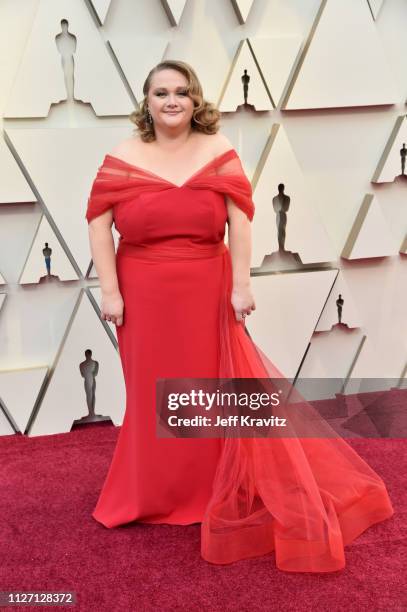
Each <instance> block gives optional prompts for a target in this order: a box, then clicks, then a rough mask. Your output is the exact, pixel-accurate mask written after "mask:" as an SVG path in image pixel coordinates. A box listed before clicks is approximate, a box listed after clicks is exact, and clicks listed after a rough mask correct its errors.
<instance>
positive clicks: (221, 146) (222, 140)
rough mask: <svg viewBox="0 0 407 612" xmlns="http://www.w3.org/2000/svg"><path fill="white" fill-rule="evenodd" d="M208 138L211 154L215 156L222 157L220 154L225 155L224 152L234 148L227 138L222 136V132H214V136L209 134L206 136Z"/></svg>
mask: <svg viewBox="0 0 407 612" xmlns="http://www.w3.org/2000/svg"><path fill="white" fill-rule="evenodd" d="M208 138H211V139H212V146H213V154H214V155H215V156H216V155H222V153H225V152H226V151H229V150H230V149H233V148H234V146H233V145H232V143H231V142H230V140H229V138H228V137H227V136H225V134H222V132H216V134H211V135H210V136H208Z"/></svg>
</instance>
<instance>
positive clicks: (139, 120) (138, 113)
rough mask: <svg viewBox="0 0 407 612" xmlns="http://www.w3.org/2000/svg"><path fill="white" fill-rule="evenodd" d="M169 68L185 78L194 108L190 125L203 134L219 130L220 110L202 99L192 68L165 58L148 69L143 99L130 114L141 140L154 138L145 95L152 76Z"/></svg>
mask: <svg viewBox="0 0 407 612" xmlns="http://www.w3.org/2000/svg"><path fill="white" fill-rule="evenodd" d="M167 68H170V69H172V70H178V72H180V73H181V74H183V75H184V76H185V78H186V79H187V82H188V85H187V91H188V96H189V97H190V98H191V99H192V100H193V102H194V110H193V113H192V119H191V126H192V128H193V129H195V130H196V131H197V132H203V133H204V134H215V133H216V132H217V131H218V130H219V119H220V111H219V110H218V109H217V108H216V107H215V105H214V104H212V103H211V102H208V101H207V100H205V99H204V97H203V93H202V86H201V83H200V82H199V79H198V77H197V75H196V73H195V71H194V69H193V68H192V67H191V66H190V65H189V64H187V63H186V62H182V61H179V60H165V61H163V62H160V63H159V64H157V65H156V66H154V68H152V69H151V70H150V72H149V73H148V76H147V78H146V80H145V81H144V85H143V94H144V99H143V101H142V102H141V103H140V104H139V107H138V108H137V109H136V110H134V111H133V112H132V113H131V115H130V120H131V121H132V122H133V123H135V124H136V126H137V129H138V131H139V133H140V137H141V140H142V141H143V142H152V141H153V140H155V130H154V122H152V123H150V122H149V121H147V95H148V92H149V90H150V86H151V79H152V76H153V75H154V74H155V73H156V72H159V71H160V70H165V69H167Z"/></svg>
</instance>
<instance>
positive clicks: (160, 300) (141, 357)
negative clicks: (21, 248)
mask: <svg viewBox="0 0 407 612" xmlns="http://www.w3.org/2000/svg"><path fill="white" fill-rule="evenodd" d="M117 269H118V278H119V282H120V289H121V292H122V295H123V298H124V302H125V305H126V306H125V313H124V317H125V323H124V325H123V326H121V327H119V328H118V339H119V346H120V355H121V359H122V364H123V372H124V376H125V380H126V390H127V407H126V415H125V419H124V423H123V426H122V428H121V432H120V434H119V439H118V443H117V446H116V449H115V452H114V457H113V461H112V464H111V466H110V470H109V473H108V475H107V478H106V481H105V484H104V487H103V489H102V492H101V495H100V497H99V500H98V504H97V506H96V508H95V511H94V513H93V516H94V518H96V519H97V520H98V521H100V522H101V523H103V524H104V525H106V526H107V527H114V526H116V525H119V524H122V523H125V522H129V521H132V520H138V521H143V522H150V523H177V524H187V523H193V522H201V523H202V524H201V534H202V539H201V554H202V557H203V558H204V559H205V560H206V561H209V562H211V563H217V564H224V563H230V562H233V561H237V560H239V559H243V558H248V557H254V556H258V555H263V554H266V553H271V552H272V551H274V552H275V559H276V564H277V567H278V568H279V569H282V570H285V571H300V572H306V571H309V572H328V571H335V570H338V569H342V568H343V567H344V565H345V558H344V546H345V545H346V544H349V543H350V542H351V541H352V540H353V539H354V538H355V537H357V536H358V535H359V534H360V533H361V532H362V531H364V530H365V529H366V528H368V527H370V526H371V525H373V524H374V523H377V522H379V521H382V520H384V519H386V518H389V517H390V516H391V515H392V514H393V508H392V505H391V502H390V499H389V497H388V494H387V491H386V487H385V485H384V483H383V481H382V479H381V478H380V476H379V475H378V474H376V473H375V472H374V471H373V470H372V469H371V468H370V467H369V466H368V464H367V463H366V462H365V461H364V460H363V459H362V458H361V457H360V456H359V455H358V454H357V453H356V452H355V451H353V449H352V448H351V447H350V446H349V444H347V443H346V442H345V441H344V440H343V439H341V438H340V437H332V436H331V432H332V430H331V428H330V427H329V425H328V424H327V423H323V424H322V425H321V423H319V428H318V432H317V433H318V436H316V437H315V438H312V437H307V438H302V437H287V438H284V437H280V438H265V439H264V438H229V437H228V436H227V432H226V434H225V435H226V438H225V439H221V438H218V439H217V438H212V439H193V438H185V439H180V438H174V439H165V438H157V437H156V412H155V381H156V379H157V378H181V377H182V378H186V377H196V378H205V377H207V378H216V377H218V378H227V377H232V378H233V377H235V378H268V377H270V378H281V379H284V376H283V374H282V373H281V372H280V371H279V370H278V369H277V368H276V367H275V366H274V364H273V363H272V362H271V361H270V360H269V359H268V358H267V357H266V356H265V355H264V354H263V353H262V351H261V350H260V349H259V348H258V347H257V346H256V345H255V344H254V342H253V341H252V339H251V338H250V336H249V335H248V333H246V330H245V327H244V325H243V324H242V323H241V322H238V321H236V318H235V316H234V312H233V309H232V306H231V302H230V295H231V283H232V268H231V259H230V254H229V251H228V249H227V248H226V247H225V246H224V245H223V242H222V243H221V244H218V245H213V246H211V247H208V246H207V247H204V246H202V247H199V245H195V246H194V247H191V248H189V249H188V248H185V249H183V248H179V249H177V248H174V247H172V248H171V253H170V255H169V252H167V251H166V250H165V249H163V248H162V247H160V246H157V248H156V249H154V248H153V247H149V250H148V253H147V252H143V249H142V248H137V247H135V248H134V249H133V250H131V249H128V251H126V253H125V252H124V251H123V253H122V254H121V255H120V257H118V265H117ZM284 380H285V379H284ZM305 410H306V411H307V410H312V408H311V407H310V406H309V405H308V404H307V403H305ZM324 428H325V429H324ZM325 430H326V434H327V436H326V437H324V436H323V433H324V431H325Z"/></svg>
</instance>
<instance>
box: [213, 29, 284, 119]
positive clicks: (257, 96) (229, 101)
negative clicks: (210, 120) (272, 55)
mask: <svg viewBox="0 0 407 612" xmlns="http://www.w3.org/2000/svg"><path fill="white" fill-rule="evenodd" d="M245 71H247V78H248V79H250V80H249V82H248V88H247V104H249V105H251V106H252V107H253V108H254V109H255V110H256V111H267V110H272V108H273V104H272V101H271V95H270V92H269V91H268V89H267V86H266V85H265V83H264V80H263V78H262V75H261V73H260V71H259V68H258V66H257V65H256V62H255V59H254V56H253V53H252V51H251V48H250V46H249V44H248V41H247V40H242V41H241V42H240V44H239V47H238V49H237V51H236V54H235V57H234V60H233V62H232V65H231V68H230V71H229V75H228V77H227V79H226V81H225V85H224V88H223V91H222V93H221V96H220V99H219V101H218V108H219V110H220V111H221V112H233V111H235V110H236V109H237V107H238V106H240V105H242V104H244V102H245V98H244V90H243V81H242V79H244V75H245V74H246V72H245Z"/></svg>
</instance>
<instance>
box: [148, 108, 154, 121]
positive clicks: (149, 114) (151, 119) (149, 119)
mask: <svg viewBox="0 0 407 612" xmlns="http://www.w3.org/2000/svg"><path fill="white" fill-rule="evenodd" d="M147 122H148V123H153V118H152V116H151V113H150V110H149V109H147Z"/></svg>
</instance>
